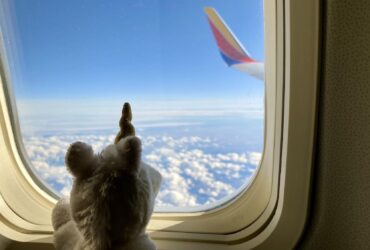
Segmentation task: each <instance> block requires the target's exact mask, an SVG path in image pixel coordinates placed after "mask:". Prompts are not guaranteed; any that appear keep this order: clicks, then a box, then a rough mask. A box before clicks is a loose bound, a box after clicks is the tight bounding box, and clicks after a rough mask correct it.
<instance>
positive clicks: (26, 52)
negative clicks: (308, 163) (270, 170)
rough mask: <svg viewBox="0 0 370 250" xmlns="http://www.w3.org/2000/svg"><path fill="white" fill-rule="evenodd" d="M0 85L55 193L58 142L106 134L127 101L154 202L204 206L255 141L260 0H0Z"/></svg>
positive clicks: (250, 171)
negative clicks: (152, 174)
mask: <svg viewBox="0 0 370 250" xmlns="http://www.w3.org/2000/svg"><path fill="white" fill-rule="evenodd" d="M1 8H2V9H3V10H4V9H6V10H7V11H6V15H3V16H2V17H0V21H1V32H2V40H3V45H4V48H5V54H3V56H6V61H7V67H8V68H9V79H8V85H9V86H11V88H12V89H13V94H14V98H15V103H16V107H14V108H16V111H17V113H18V119H19V121H18V122H19V125H20V131H19V133H20V135H21V137H22V142H21V143H23V147H24V149H25V153H26V157H28V159H29V161H30V163H31V166H29V167H30V168H31V169H32V171H35V173H36V175H37V176H38V177H39V178H40V179H41V180H43V181H45V182H46V183H47V184H48V185H49V186H50V188H51V189H53V190H54V191H56V192H57V193H59V194H60V195H68V193H69V191H70V189H71V184H72V180H71V176H70V174H69V173H68V172H67V171H66V168H65V165H64V155H65V152H66V149H67V147H68V146H69V145H70V144H71V143H72V142H74V141H77V140H80V141H84V142H87V143H89V144H91V145H93V147H94V149H95V151H96V152H99V151H100V150H101V149H102V148H103V147H104V146H106V145H108V144H109V143H112V142H113V140H114V136H115V134H116V132H117V131H118V120H119V118H120V114H121V108H122V104H123V103H124V102H130V103H131V106H132V109H133V124H134V126H135V127H136V130H137V135H138V136H139V137H140V138H141V139H142V143H143V160H144V161H146V162H147V163H149V164H151V165H152V166H154V167H156V168H157V169H159V171H160V172H161V173H162V175H163V177H164V181H163V183H162V187H161V190H160V193H159V196H158V199H157V205H156V206H157V209H171V208H183V209H184V210H186V209H185V208H188V207H201V206H203V205H206V206H212V205H214V204H216V203H217V202H220V201H222V200H223V201H225V200H227V199H230V198H231V197H233V196H235V195H236V194H237V193H238V191H240V190H242V189H243V188H244V187H246V186H247V185H248V183H249V182H250V181H251V180H252V178H253V175H254V173H255V172H256V170H257V168H258V166H259V162H260V159H261V156H262V150H263V143H264V88H265V87H264V65H263V62H264V27H263V26H264V22H263V1H261V0H251V1H250V0H248V1H246V0H234V1H226V0H225V1H216V0H204V1H188V0H179V1H171V0H161V1H152V0H128V1H101V0H91V1H83V0H79V1H75V0H67V1H59V2H58V1H43V0H33V1H22V0H13V1H1Z"/></svg>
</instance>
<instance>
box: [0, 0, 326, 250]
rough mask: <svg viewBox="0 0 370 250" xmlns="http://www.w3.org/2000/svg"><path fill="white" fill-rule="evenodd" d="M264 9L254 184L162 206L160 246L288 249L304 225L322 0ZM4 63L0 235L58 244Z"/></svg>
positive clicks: (270, 2)
mask: <svg viewBox="0 0 370 250" xmlns="http://www.w3.org/2000/svg"><path fill="white" fill-rule="evenodd" d="M264 8H265V10H264V12H265V51H266V53H265V55H266V61H265V71H266V73H265V74H266V75H265V79H266V88H265V96H266V98H265V137H264V138H265V142H264V152H263V156H262V160H261V165H260V167H259V169H258V171H257V173H256V175H255V177H254V179H253V181H252V182H251V183H250V184H249V185H248V187H247V188H245V189H244V190H243V191H242V192H241V193H240V194H239V195H238V196H236V197H235V198H234V199H233V200H232V201H229V202H227V203H224V204H221V205H220V206H218V207H217V208H213V209H210V210H207V211H202V212H188V213H180V212H179V213H155V214H154V215H153V217H152V220H151V222H150V224H149V226H148V230H149V232H150V234H151V236H152V238H153V239H154V240H155V241H156V243H157V245H158V247H159V248H160V249H179V250H181V249H226V248H227V249H250V248H256V247H257V248H260V249H273V248H274V247H273V246H276V245H275V244H280V245H279V247H282V248H286V249H289V248H292V247H293V246H294V244H295V243H296V242H297V241H298V239H299V236H300V234H301V232H302V230H303V227H304V223H305V219H306V213H307V205H308V194H309V186H310V185H309V184H310V173H311V165H312V152H313V145H314V134H315V118H316V89H317V82H318V81H317V78H318V58H319V30H320V29H319V21H320V20H319V16H320V15H319V14H320V12H319V0H311V1H295V0H285V1H280V0H275V1H274V0H264ZM0 68H1V72H0V73H1V82H0V85H1V89H0V234H2V235H4V236H5V237H7V238H9V239H12V240H17V241H25V242H49V243H51V242H52V233H53V231H52V227H51V222H50V218H51V210H52V208H53V206H54V204H55V202H56V198H55V197H54V196H53V195H52V194H51V193H50V192H48V191H45V190H44V189H43V188H41V187H40V183H39V182H38V181H36V180H35V178H33V177H32V174H31V173H30V172H29V171H28V169H29V168H27V167H26V166H25V164H27V162H25V159H22V156H21V155H20V154H21V153H22V151H23V149H22V146H20V145H19V144H20V143H19V138H16V136H17V135H19V126H18V124H17V121H16V119H14V118H15V117H16V114H15V113H14V109H12V108H11V107H12V106H13V107H14V99H13V98H12V93H11V90H10V88H9V86H7V85H6V78H5V75H6V74H5V73H6V72H5V71H4V67H0ZM246 129H247V128H246Z"/></svg>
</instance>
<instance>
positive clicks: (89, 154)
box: [65, 141, 95, 178]
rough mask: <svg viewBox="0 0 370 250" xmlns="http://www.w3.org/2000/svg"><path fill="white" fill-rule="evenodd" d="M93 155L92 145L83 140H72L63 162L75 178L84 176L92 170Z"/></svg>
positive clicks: (88, 174)
mask: <svg viewBox="0 0 370 250" xmlns="http://www.w3.org/2000/svg"><path fill="white" fill-rule="evenodd" d="M94 159H95V156H94V151H93V149H92V147H91V146H90V145H88V144H86V143H83V142H79V141H78V142H74V143H73V144H71V145H70V146H69V148H68V150H67V153H66V157H65V163H66V165H67V169H68V171H69V172H70V173H71V174H72V175H74V176H75V177H76V178H84V177H88V176H90V175H91V173H92V172H93V170H94V169H93V165H94V164H93V162H94Z"/></svg>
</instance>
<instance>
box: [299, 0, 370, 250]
mask: <svg viewBox="0 0 370 250" xmlns="http://www.w3.org/2000/svg"><path fill="white" fill-rule="evenodd" d="M322 4H323V9H322V10H323V11H322V17H323V18H322V21H323V30H322V41H323V44H322V51H321V56H322V62H321V63H322V64H321V68H322V69H321V79H320V85H321V87H320V93H319V96H320V97H319V114H318V127H317V144H316V157H315V158H316V159H315V166H314V172H313V190H312V201H311V209H310V215H309V218H308V224H307V228H306V231H305V233H304V235H303V236H302V238H301V241H300V243H299V245H298V249H356V250H357V249H369V248H370V2H369V1H367V0H356V1H351V0H326V1H323V2H322Z"/></svg>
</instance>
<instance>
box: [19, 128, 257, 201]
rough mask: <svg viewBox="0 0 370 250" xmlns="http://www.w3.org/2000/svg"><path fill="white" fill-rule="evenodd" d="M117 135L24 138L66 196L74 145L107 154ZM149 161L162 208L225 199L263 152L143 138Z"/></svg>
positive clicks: (35, 161)
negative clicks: (68, 155)
mask: <svg viewBox="0 0 370 250" xmlns="http://www.w3.org/2000/svg"><path fill="white" fill-rule="evenodd" d="M113 140H114V135H100V136H99V135H60V136H55V135H53V136H30V137H25V138H24V144H25V148H26V151H27V155H28V157H29V159H30V161H31V163H32V165H33V167H34V169H35V170H36V172H37V174H38V176H39V177H40V178H41V179H43V180H44V181H46V182H47V183H49V184H50V186H51V187H52V188H54V189H56V190H57V191H58V192H59V193H61V194H62V195H68V194H69V191H70V189H71V185H72V179H71V176H70V174H69V173H68V172H67V170H66V168H65V166H64V155H65V152H66V150H67V148H68V146H69V145H70V143H72V142H74V141H84V142H86V143H89V144H91V145H92V147H93V149H94V150H95V151H96V152H99V151H101V150H102V149H103V148H104V147H105V146H106V145H108V144H109V143H111V142H112V141H113ZM142 144H143V160H144V161H145V162H147V163H148V164H150V165H152V166H153V167H155V168H157V169H158V170H159V171H160V172H161V173H162V175H163V183H162V186H161V190H160V193H159V195H158V198H157V204H156V206H157V207H160V208H168V207H194V206H199V205H204V204H211V203H213V202H215V201H217V200H220V199H223V198H225V197H227V196H229V195H231V194H233V193H234V192H235V191H236V190H238V189H239V188H240V187H241V186H242V185H243V184H245V183H246V182H248V181H249V180H250V177H251V175H252V174H253V172H254V171H255V170H256V168H257V167H258V164H259V162H260V159H261V153H260V152H245V153H237V152H226V153H225V152H222V151H221V150H220V148H221V146H220V145H219V144H218V143H216V142H215V141H213V140H212V139H210V138H208V137H198V136H182V137H172V136H148V137H145V138H142Z"/></svg>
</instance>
